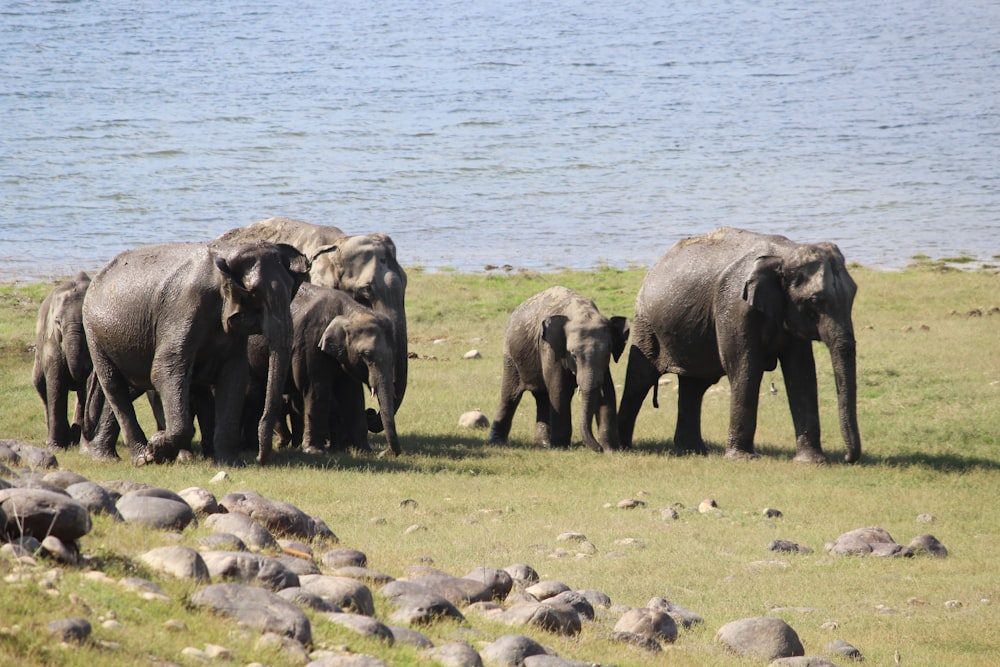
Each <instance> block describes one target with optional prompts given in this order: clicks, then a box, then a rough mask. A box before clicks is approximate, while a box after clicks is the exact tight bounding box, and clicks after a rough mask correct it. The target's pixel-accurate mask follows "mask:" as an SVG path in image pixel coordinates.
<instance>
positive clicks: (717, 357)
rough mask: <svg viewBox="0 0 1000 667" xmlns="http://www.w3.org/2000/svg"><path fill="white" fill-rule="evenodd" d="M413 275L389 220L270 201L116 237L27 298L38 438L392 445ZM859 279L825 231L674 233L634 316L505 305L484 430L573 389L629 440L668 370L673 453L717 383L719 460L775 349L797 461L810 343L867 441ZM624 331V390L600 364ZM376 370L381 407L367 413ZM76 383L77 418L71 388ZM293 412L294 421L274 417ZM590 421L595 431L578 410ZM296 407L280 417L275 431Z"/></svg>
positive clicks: (807, 440) (266, 447) (556, 404)
mask: <svg viewBox="0 0 1000 667" xmlns="http://www.w3.org/2000/svg"><path fill="white" fill-rule="evenodd" d="M405 291H406V274H405V272H404V271H403V269H402V267H401V266H400V265H399V263H398V261H397V259H396V248H395V245H394V244H393V242H392V240H391V239H390V238H389V237H388V236H387V235H385V234H367V235H360V236H348V235H346V234H344V233H343V232H342V231H341V230H340V229H338V228H336V227H331V226H323V225H314V224H310V223H306V222H301V221H297V220H292V219H289V218H269V219H267V220H263V221H260V222H255V223H253V224H251V225H248V226H246V227H241V228H237V229H233V230H230V231H229V232H226V233H225V234H223V235H221V236H220V237H218V238H217V239H215V240H213V241H210V242H206V243H173V244H162V245H154V246H145V247H141V248H137V249H134V250H128V251H125V252H123V253H121V254H119V255H118V256H117V257H115V258H114V259H112V260H111V262H110V263H109V264H108V265H107V266H105V267H104V268H103V269H102V270H101V271H100V272H99V273H98V274H97V275H96V276H95V277H94V279H93V280H90V279H89V278H88V277H87V276H86V275H85V274H80V275H78V276H77V277H76V278H75V279H74V280H72V281H69V282H67V283H65V284H63V285H61V286H59V287H57V288H56V289H55V290H54V291H53V293H52V294H51V295H49V296H48V297H47V298H46V299H45V301H44V302H43V303H42V306H41V308H40V310H39V316H38V326H37V341H36V356H35V366H34V373H33V375H34V383H35V387H36V389H37V390H38V392H39V394H40V395H41V397H42V401H43V403H44V404H45V406H46V422H47V426H48V445H49V446H50V447H66V446H68V445H70V444H71V443H75V442H80V443H81V445H82V448H83V449H84V450H85V451H87V452H89V453H90V454H91V455H93V456H95V457H98V458H117V457H118V455H117V452H116V449H115V444H116V442H117V439H118V437H119V435H121V436H122V438H123V440H124V442H125V444H126V446H127V447H128V448H129V450H130V453H131V457H132V462H133V463H134V464H136V465H142V464H144V463H149V462H164V461H170V460H173V459H175V458H177V457H178V456H179V455H180V454H181V453H182V452H185V451H186V452H190V451H191V442H192V438H193V436H194V432H195V426H194V422H195V419H197V421H198V424H199V426H200V427H201V432H202V451H203V454H204V455H205V456H206V457H210V458H212V459H214V460H215V461H217V462H219V463H222V464H239V463H240V461H241V459H240V451H241V449H245V448H252V449H254V450H255V451H256V452H257V460H258V461H259V462H261V463H264V462H266V460H267V458H268V456H269V454H270V452H271V448H272V443H273V437H274V433H275V431H276V430H277V431H278V432H279V433H280V434H281V438H282V440H283V441H285V442H287V441H291V442H292V443H293V444H295V445H301V446H302V447H303V448H304V449H306V450H322V449H323V448H324V447H326V446H327V443H329V446H330V447H332V448H346V447H351V448H356V449H362V450H370V447H369V444H368V432H369V431H372V432H384V434H385V439H386V442H387V444H388V447H389V450H388V451H389V452H391V453H392V454H399V453H400V446H399V438H398V435H397V432H396V424H395V414H396V411H397V410H398V409H399V406H400V404H401V403H402V400H403V396H404V394H405V391H406V384H407V360H408V357H409V353H408V348H407V334H406V312H405V305H404V304H405ZM856 291H857V286H856V285H855V283H854V281H853V279H852V278H851V276H850V275H849V273H848V271H847V268H846V265H845V261H844V257H843V254H842V253H841V252H840V250H839V248H837V246H836V245H834V244H832V243H826V242H824V243H816V244H798V243H794V242H792V241H790V240H789V239H787V238H785V237H783V236H778V235H765V234H758V233H753V232H748V231H744V230H739V229H733V228H722V229H718V230H715V231H713V232H709V233H707V234H704V235H701V236H697V237H692V238H689V239H685V240H683V241H680V242H678V243H676V244H675V245H674V246H673V247H671V248H670V249H669V250H668V251H667V252H666V253H665V254H664V255H663V256H662V257H661V258H660V259H659V260H658V261H657V262H656V263H655V264H654V266H653V267H652V268H651V269H650V270H649V272H648V274H647V275H646V278H645V279H644V281H643V283H642V286H641V288H640V290H639V294H638V296H637V299H636V304H635V314H634V317H633V318H632V321H631V322H629V320H628V319H626V318H625V317H611V318H608V317H605V316H604V315H602V314H601V313H600V311H599V310H598V308H597V306H596V305H595V304H594V303H593V301H591V300H590V299H588V298H586V297H584V296H582V295H580V294H578V293H576V292H574V291H572V290H570V289H567V288H565V287H552V288H549V289H547V290H544V291H543V292H540V293H539V294H536V295H534V296H533V297H531V298H529V299H528V300H526V301H525V302H524V303H522V304H521V305H520V306H518V308H517V309H515V311H514V312H513V313H512V314H511V315H510V318H509V320H508V323H507V328H506V332H505V336H504V346H503V376H502V380H501V388H500V404H499V407H498V408H497V411H496V414H495V417H494V420H493V423H492V426H491V428H490V433H489V441H490V442H493V443H503V442H505V441H506V440H507V438H508V436H509V434H510V430H511V424H512V420H513V417H514V412H515V410H516V409H517V405H518V403H519V401H520V399H521V397H522V396H523V394H524V392H526V391H527V392H530V393H531V394H532V396H533V397H534V399H535V404H536V419H535V423H536V426H535V439H536V441H537V442H538V443H539V444H542V445H544V446H548V447H558V448H565V447H568V446H569V445H570V441H571V437H572V419H571V414H570V401H571V398H572V396H573V395H574V393H576V392H577V391H579V395H580V401H579V402H580V415H579V422H578V428H579V430H580V434H581V437H582V439H583V442H584V444H585V445H587V446H589V447H590V448H591V449H594V450H595V451H604V452H610V451H615V450H619V449H629V448H631V446H632V439H633V433H634V429H635V423H636V419H637V416H638V413H639V409H640V407H641V405H642V403H643V402H644V401H645V399H646V397H647V395H648V394H649V392H650V390H652V391H653V401H652V402H653V405H654V406H656V405H657V402H658V397H657V385H658V379H659V377H660V376H661V375H663V374H665V373H675V374H677V376H678V391H677V395H678V398H677V424H676V429H675V432H674V438H673V445H674V448H675V450H676V451H677V452H678V453H691V452H693V453H699V454H706V453H707V452H708V449H707V447H706V445H705V442H704V440H703V438H702V434H701V406H702V400H703V397H704V395H705V392H706V391H707V390H708V388H709V387H710V386H712V385H713V384H715V383H716V382H718V381H719V380H720V379H721V378H722V377H723V376H728V378H729V383H730V386H731V402H730V422H729V433H728V438H727V442H726V457H727V458H732V459H749V458H754V457H756V455H757V454H756V451H755V449H754V434H755V431H756V426H757V408H758V400H759V395H760V388H761V381H762V378H763V375H764V373H765V371H769V370H774V369H775V368H776V367H777V365H778V363H779V362H780V364H781V369H782V375H783V377H784V382H785V387H786V390H787V395H788V402H789V407H790V409H791V413H792V420H793V424H794V428H795V440H796V455H795V459H796V460H798V461H804V462H822V461H826V456H825V454H824V453H823V450H822V447H821V445H820V423H819V406H818V395H817V394H818V392H817V384H816V366H815V361H814V358H813V348H812V341H822V342H823V343H824V344H825V345H826V346H827V347H828V349H829V351H830V356H831V360H832V363H833V371H834V378H835V383H836V389H837V400H838V408H839V411H838V413H839V422H840V430H841V435H842V437H843V440H844V443H845V445H846V455H845V460H846V461H848V462H851V463H853V462H856V461H858V460H859V459H860V457H861V437H860V433H859V429H858V423H857V366H856V344H855V337H854V328H853V323H852V318H851V310H852V307H853V302H854V296H855V293H856ZM630 339H631V345H630V346H629V355H628V362H627V363H628V366H627V369H626V377H625V384H624V388H623V390H622V396H621V402H620V404H619V403H618V401H617V398H616V392H615V385H614V382H613V380H612V377H611V372H610V369H611V363H612V360H613V361H614V362H617V361H618V360H619V359H620V357H621V356H622V354H623V353H624V351H625V348H626V346H627V345H628V344H629V340H630ZM365 385H367V386H368V387H369V389H370V390H371V392H372V394H373V395H374V396H375V397H376V398H377V400H378V406H379V410H378V412H376V411H375V410H373V409H371V408H368V409H366V408H365V397H364V389H365ZM70 392H76V393H77V407H76V410H75V414H74V417H73V421H72V423H70V420H69V419H68V417H67V407H68V394H69V393H70ZM142 394H148V395H149V397H150V401H151V404H152V406H153V411H154V414H155V415H156V418H157V425H158V430H157V432H156V433H155V434H154V435H153V436H152V437H150V438H149V439H148V440H147V438H146V436H145V434H144V433H143V431H142V429H141V427H140V426H139V423H138V421H137V419H136V413H135V410H134V407H133V402H134V401H135V399H136V398H138V397H139V396H141V395H142ZM286 419H287V421H286ZM595 422H596V425H597V434H596V436H595V434H594V428H593V425H594V423H595ZM288 424H290V432H289V426H288Z"/></svg>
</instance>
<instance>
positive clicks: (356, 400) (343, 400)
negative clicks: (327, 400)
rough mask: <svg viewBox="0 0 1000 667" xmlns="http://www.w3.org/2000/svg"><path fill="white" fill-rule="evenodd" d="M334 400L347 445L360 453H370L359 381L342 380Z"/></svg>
mask: <svg viewBox="0 0 1000 667" xmlns="http://www.w3.org/2000/svg"><path fill="white" fill-rule="evenodd" d="M339 389H340V390H339V391H338V392H337V393H336V400H337V403H339V407H340V418H341V422H342V423H343V425H344V435H345V436H346V437H347V443H348V446H350V447H351V448H353V449H356V450H358V451H360V452H362V453H365V454H370V453H372V447H371V445H370V444H369V443H368V420H367V418H366V417H365V391H364V385H362V384H361V383H360V382H354V381H342V382H341V384H340V388H339Z"/></svg>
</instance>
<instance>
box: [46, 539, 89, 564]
mask: <svg viewBox="0 0 1000 667" xmlns="http://www.w3.org/2000/svg"><path fill="white" fill-rule="evenodd" d="M40 547H41V550H42V554H43V555H45V556H48V557H49V558H51V559H53V560H54V561H56V562H58V563H62V564H64V565H76V564H77V563H79V562H80V551H79V549H77V547H76V544H75V543H73V542H71V543H70V544H66V543H65V542H63V541H62V540H60V539H59V538H58V537H56V536H55V535H47V536H46V537H45V539H44V540H42V543H41V545H40Z"/></svg>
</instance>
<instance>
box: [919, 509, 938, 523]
mask: <svg viewBox="0 0 1000 667" xmlns="http://www.w3.org/2000/svg"><path fill="white" fill-rule="evenodd" d="M934 519H935V517H934V515H933V514H927V513H926V512H924V513H923V514H918V515H917V523H934Z"/></svg>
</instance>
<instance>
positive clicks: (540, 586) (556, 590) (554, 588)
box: [527, 580, 573, 601]
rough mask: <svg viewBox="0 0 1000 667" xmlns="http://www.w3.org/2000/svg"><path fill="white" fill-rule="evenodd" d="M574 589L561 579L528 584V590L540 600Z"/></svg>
mask: <svg viewBox="0 0 1000 667" xmlns="http://www.w3.org/2000/svg"><path fill="white" fill-rule="evenodd" d="M569 590H573V589H571V588H570V587H569V586H567V585H566V584H564V583H563V582H561V581H551V580H550V581H540V582H538V583H537V584H532V585H531V586H528V588H527V591H528V593H530V594H531V595H533V596H535V598H536V599H538V600H539V601H541V600H546V599H548V598H550V597H554V596H556V595H559V594H560V593H563V592H565V591H569Z"/></svg>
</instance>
